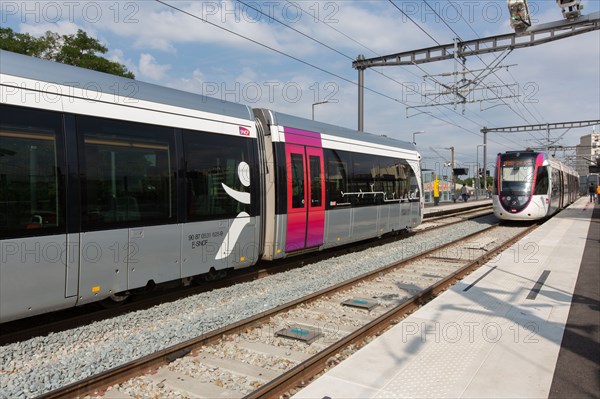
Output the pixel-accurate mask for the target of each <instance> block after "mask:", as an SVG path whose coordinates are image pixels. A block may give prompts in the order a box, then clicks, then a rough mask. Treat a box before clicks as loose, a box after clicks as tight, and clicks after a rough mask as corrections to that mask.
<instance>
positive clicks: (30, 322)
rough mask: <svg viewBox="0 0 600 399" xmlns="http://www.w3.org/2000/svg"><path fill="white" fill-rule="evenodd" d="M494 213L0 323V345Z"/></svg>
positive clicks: (462, 214)
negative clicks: (113, 301)
mask: <svg viewBox="0 0 600 399" xmlns="http://www.w3.org/2000/svg"><path fill="white" fill-rule="evenodd" d="M491 213H492V208H491V205H484V206H480V205H475V204H474V205H473V207H472V208H471V209H468V210H459V211H458V212H457V211H456V210H454V211H453V212H450V213H443V215H437V216H435V214H434V216H433V217H429V218H426V219H425V220H424V222H423V224H422V225H421V226H419V227H418V228H417V229H415V230H414V231H413V232H412V233H400V234H397V235H389V236H385V237H382V238H379V239H372V240H367V241H364V242H359V243H353V244H349V245H345V246H343V247H340V248H332V249H330V250H327V251H322V252H317V253H312V254H307V255H305V256H303V257H297V258H289V259H284V260H282V261H277V262H261V263H260V264H259V265H257V266H256V267H251V268H246V269H240V270H237V271H233V272H231V273H230V275H229V276H228V277H227V278H225V279H222V280H219V281H211V282H202V283H201V284H200V285H198V284H192V285H191V286H187V287H181V286H177V287H175V288H165V287H160V288H159V291H155V292H150V293H148V295H139V294H138V295H136V296H135V300H134V301H130V302H127V303H124V304H121V305H120V306H118V307H111V308H102V307H100V306H98V305H97V304H91V305H86V306H84V307H81V308H73V309H68V310H64V311H59V312H56V313H52V314H47V315H41V316H36V317H32V318H28V319H24V320H17V321H15V322H10V323H4V324H2V325H0V346H2V345H7V344H10V343H13V342H19V341H23V340H27V339H30V338H33V337H37V336H45V335H48V334H50V333H56V332H60V331H66V330H69V329H72V328H77V327H80V326H85V325H89V324H91V323H94V322H96V321H99V320H106V319H109V318H112V317H116V316H120V315H123V314H127V313H130V312H135V311H139V310H143V309H147V308H150V307H152V306H156V305H158V304H161V303H168V302H173V301H176V300H179V299H181V298H185V297H189V296H192V295H197V294H200V293H203V292H207V291H211V290H214V289H219V288H223V287H226V286H230V285H233V284H239V283H242V282H246V281H252V280H255V279H257V278H261V277H264V276H268V275H272V274H276V273H281V272H285V271H288V270H291V269H293V268H297V267H303V266H305V265H307V264H311V263H315V262H319V261H322V260H324V259H328V258H333V257H337V256H340V255H342V254H346V253H351V252H358V251H362V250H364V249H366V248H371V247H373V246H376V245H385V244H388V243H390V242H395V241H398V240H402V239H403V238H405V237H407V236H409V235H411V234H423V233H424V232H426V231H431V230H434V229H438V228H442V227H445V226H448V225H453V224H457V223H461V222H464V221H467V220H471V219H473V218H476V217H481V216H484V215H487V214H491Z"/></svg>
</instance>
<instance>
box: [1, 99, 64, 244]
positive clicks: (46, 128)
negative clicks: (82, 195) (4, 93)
mask: <svg viewBox="0 0 600 399" xmlns="http://www.w3.org/2000/svg"><path fill="white" fill-rule="evenodd" d="M0 116H1V117H0V236H1V237H18V236H31V235H37V234H58V233H64V232H66V230H65V214H64V203H63V200H62V198H63V195H62V193H63V185H62V182H63V176H62V173H64V170H61V169H64V168H62V167H61V166H62V165H63V164H64V162H63V159H62V155H60V154H61V153H62V146H61V137H62V132H61V122H62V118H61V116H60V115H59V114H55V113H51V112H45V111H37V110H29V109H24V108H17V107H10V106H4V105H3V106H1V108H0Z"/></svg>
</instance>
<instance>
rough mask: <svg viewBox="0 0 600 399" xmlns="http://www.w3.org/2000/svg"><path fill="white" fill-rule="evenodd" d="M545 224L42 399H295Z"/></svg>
mask: <svg viewBox="0 0 600 399" xmlns="http://www.w3.org/2000/svg"><path fill="white" fill-rule="evenodd" d="M536 226H537V225H532V226H530V227H529V228H526V227H514V226H513V227H510V226H498V225H494V226H492V227H489V228H487V229H485V230H483V231H481V232H478V233H475V234H471V235H469V236H466V237H462V238H461V239H459V240H455V241H453V242H450V243H448V244H445V245H443V246H439V247H437V248H434V249H432V250H429V251H426V252H423V253H420V254H418V255H415V256H412V257H410V258H408V259H406V260H403V261H401V262H396V263H393V264H389V265H387V266H385V267H381V268H379V269H376V270H373V271H371V272H369V273H366V274H363V275H361V276H358V277H355V278H353V279H350V280H348V281H344V282H343V283H340V284H337V285H334V286H332V287H329V288H327V289H323V290H321V291H319V292H316V293H313V294H311V295H307V296H305V297H302V298H300V299H297V300H295V301H292V302H289V303H286V304H284V305H281V306H279V307H277V308H275V309H272V310H269V311H265V312H262V313H259V314H257V315H255V316H253V317H250V318H248V319H245V320H243V321H240V322H237V323H234V324H231V325H229V326H227V327H223V328H220V329H218V330H215V331H211V332H206V333H203V334H199V336H198V337H197V338H195V339H192V340H189V341H186V342H183V343H181V344H178V345H175V346H173V347H170V348H168V349H165V350H163V351H160V352H158V353H155V354H152V355H148V356H146V357H144V358H142V359H139V360H136V361H134V362H130V363H128V364H126V365H124V366H122V367H118V368H114V369H111V370H108V371H106V372H104V373H101V374H99V375H96V376H93V377H91V378H88V379H85V380H82V381H80V382H78V383H76V384H72V385H69V386H67V387H64V388H63V389H60V390H57V391H54V392H51V393H48V394H46V395H43V396H42V397H44V398H59V397H75V396H83V395H106V396H107V397H115V398H116V397H124V398H127V397H131V398H134V397H153V396H159V397H170V396H172V395H181V397H248V398H258V397H277V396H280V395H283V396H284V397H287V396H289V395H291V394H293V393H294V391H295V389H296V388H298V387H302V386H303V385H304V384H305V383H306V382H307V381H309V380H310V379H311V378H312V377H314V376H315V375H317V374H318V373H320V372H321V371H323V370H325V369H326V368H328V367H331V366H333V365H335V364H337V363H338V362H339V361H340V359H341V358H342V357H343V356H346V355H347V354H348V352H351V351H352V350H354V349H356V348H358V347H359V346H360V345H362V344H363V343H364V342H365V341H366V340H368V339H370V338H369V337H373V336H374V335H377V334H379V333H381V332H382V331H384V330H385V329H386V328H388V327H389V326H390V325H391V324H394V323H396V322H398V321H399V320H400V319H401V318H402V317H404V315H406V314H407V313H409V312H411V311H413V310H414V309H416V308H418V307H419V306H420V305H421V304H422V303H424V302H426V301H428V300H429V299H430V298H432V297H434V296H435V295H437V294H439V293H440V292H441V291H443V290H445V289H447V288H448V287H449V286H450V285H451V284H453V283H454V282H455V281H457V280H459V279H461V278H462V277H463V276H464V275H465V274H468V273H470V272H471V271H472V270H474V269H476V268H477V267H479V266H480V265H481V264H482V263H484V262H486V261H488V260H489V259H491V258H492V257H493V256H495V255H496V254H497V253H498V252H500V251H502V250H503V249H504V248H506V247H507V246H509V245H511V244H512V243H513V242H514V241H516V240H518V239H519V238H520V237H522V236H524V235H526V234H527V233H528V232H529V231H530V230H531V229H533V228H535V227H536ZM343 302H346V304H349V305H350V306H345V305H342V303H343ZM286 335H290V336H291V337H287V336H286Z"/></svg>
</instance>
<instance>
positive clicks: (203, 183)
mask: <svg viewBox="0 0 600 399" xmlns="http://www.w3.org/2000/svg"><path fill="white" fill-rule="evenodd" d="M183 143H184V152H185V162H186V177H187V207H188V220H189V221H200V220H209V219H222V218H233V217H235V216H237V214H238V213H240V212H242V211H243V212H246V213H248V214H249V215H251V216H253V215H254V214H255V213H254V209H255V205H256V204H255V203H256V202H257V200H255V199H254V198H252V189H251V188H252V184H255V183H254V182H256V181H257V179H258V176H256V174H255V169H256V168H255V167H253V162H252V158H251V157H252V156H253V155H252V154H253V151H254V150H253V148H254V147H253V143H254V141H253V140H249V139H245V138H242V137H233V136H224V135H220V134H210V133H203V132H195V131H184V132H183ZM240 165H242V166H241V167H240ZM244 165H247V166H248V167H247V168H246V167H245V166H244ZM240 174H241V175H240ZM246 184H248V186H246ZM224 186H227V187H228V188H229V189H231V190H232V191H230V193H228V192H226V191H225V190H226V189H225V187H224ZM232 195H233V196H232ZM234 196H236V197H237V198H235V197H234ZM246 198H247V199H248V200H249V202H248V201H246Z"/></svg>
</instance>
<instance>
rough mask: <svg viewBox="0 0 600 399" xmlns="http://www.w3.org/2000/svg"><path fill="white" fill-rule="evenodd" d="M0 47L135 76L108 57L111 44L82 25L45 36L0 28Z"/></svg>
mask: <svg viewBox="0 0 600 399" xmlns="http://www.w3.org/2000/svg"><path fill="white" fill-rule="evenodd" d="M0 49H3V50H7V51H12V52H14V53H20V54H25V55H30V56H33V57H38V58H43V59H46V60H51V61H56V62H60V63H63V64H69V65H75V66H78V67H82V68H87V69H92V70H94V71H99V72H105V73H110V74H113V75H118V76H123V77H125V78H130V79H134V78H135V76H134V74H133V73H132V72H130V71H128V70H127V68H126V67H125V65H122V64H119V63H118V62H114V61H110V60H107V59H106V58H104V57H102V56H100V55H98V54H106V52H107V51H108V48H106V46H103V45H102V44H101V43H100V42H99V41H98V40H96V39H94V38H92V37H89V36H88V35H87V33H86V32H84V31H83V30H81V29H79V30H78V31H77V33H75V34H71V35H59V34H58V33H54V32H50V31H48V32H46V34H45V35H44V36H42V37H33V36H31V35H30V34H28V33H16V32H14V31H13V30H12V29H11V28H0Z"/></svg>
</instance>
